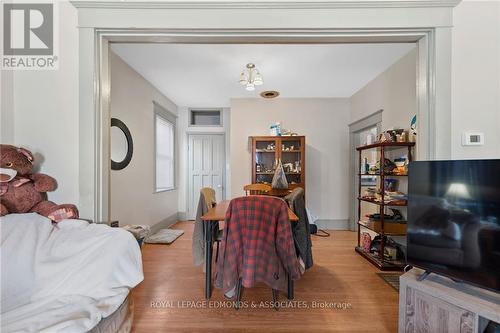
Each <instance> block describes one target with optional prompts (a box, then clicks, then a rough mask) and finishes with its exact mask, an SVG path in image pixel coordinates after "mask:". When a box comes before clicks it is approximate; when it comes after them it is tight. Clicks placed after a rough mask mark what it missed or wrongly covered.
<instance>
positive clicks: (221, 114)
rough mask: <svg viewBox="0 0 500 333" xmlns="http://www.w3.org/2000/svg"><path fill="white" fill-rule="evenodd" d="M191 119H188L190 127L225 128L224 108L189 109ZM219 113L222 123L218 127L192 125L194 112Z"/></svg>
mask: <svg viewBox="0 0 500 333" xmlns="http://www.w3.org/2000/svg"><path fill="white" fill-rule="evenodd" d="M188 110H189V118H188V127H224V116H223V115H224V112H223V109H222V108H189V109H188ZM214 111H217V112H219V119H220V122H219V124H218V125H195V124H192V123H191V121H192V119H193V112H214Z"/></svg>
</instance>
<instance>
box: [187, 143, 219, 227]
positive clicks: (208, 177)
mask: <svg viewBox="0 0 500 333" xmlns="http://www.w3.org/2000/svg"><path fill="white" fill-rule="evenodd" d="M188 155H189V157H188V168H189V171H188V219H190V220H192V219H194V218H195V217H196V209H197V207H198V200H199V198H200V189H202V188H203V187H211V188H213V189H214V190H215V193H216V198H217V202H219V201H221V200H223V199H224V169H225V167H224V164H225V159H226V157H225V149H224V135H221V134H190V135H189V138H188Z"/></svg>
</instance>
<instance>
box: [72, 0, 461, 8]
mask: <svg viewBox="0 0 500 333" xmlns="http://www.w3.org/2000/svg"><path fill="white" fill-rule="evenodd" d="M460 2H461V0H399V1H395V0H379V1H366V0H362V1H360V0H352V1H269V2H267V1H255V2H253V1H252V2H249V1H144V2H143V1H130V2H118V1H71V3H72V4H73V6H75V7H76V8H112V9H342V8H429V7H451V8H453V7H455V6H457V5H458V4H459V3H460Z"/></svg>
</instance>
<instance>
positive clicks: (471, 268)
mask: <svg viewBox="0 0 500 333" xmlns="http://www.w3.org/2000/svg"><path fill="white" fill-rule="evenodd" d="M407 261H408V263H409V264H410V265H413V266H416V267H420V268H422V269H425V270H428V271H431V272H435V273H438V274H442V275H445V276H448V277H450V278H453V279H455V280H460V281H464V282H469V283H471V284H474V285H477V286H481V287H484V288H488V289H492V290H495V291H497V292H500V160H470V161H416V162H412V163H410V166H409V182H408V234H407Z"/></svg>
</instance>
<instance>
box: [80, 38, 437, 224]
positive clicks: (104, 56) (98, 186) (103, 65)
mask: <svg viewBox="0 0 500 333" xmlns="http://www.w3.org/2000/svg"><path fill="white" fill-rule="evenodd" d="M372 32H373V31H372ZM137 33H138V31H131V30H127V29H122V30H120V31H107V30H98V31H97V35H98V36H99V40H100V42H98V43H97V50H96V51H97V53H98V54H100V56H99V57H97V58H96V62H95V63H94V64H95V66H96V67H95V71H96V73H97V74H98V75H97V77H98V82H99V89H97V91H98V92H99V93H97V94H96V95H92V98H91V100H92V101H95V104H94V105H95V111H96V114H95V117H96V119H97V121H96V123H94V126H95V128H96V135H94V136H92V137H91V142H93V144H94V145H95V147H98V149H97V154H96V155H95V156H93V158H90V159H89V161H90V162H92V163H93V165H94V166H95V170H96V173H95V174H94V178H93V179H94V184H95V187H94V190H93V191H91V193H92V194H93V195H92V197H93V200H92V202H91V203H89V204H88V205H86V207H85V209H86V210H89V209H92V211H93V212H94V215H95V216H97V217H98V218H101V217H106V216H109V189H108V186H107V185H108V180H109V170H108V166H107V162H106V161H108V160H109V150H108V142H107V137H108V135H107V131H108V127H109V126H108V120H107V119H108V115H109V96H108V94H107V93H102V92H107V91H108V89H109V84H110V82H109V75H108V65H109V64H108V63H109V46H110V43H114V42H116V43H124V42H129V43H131V42H145V43H147V42H156V43H158V42H164V43H207V44H210V43H212V44H216V43H221V42H222V43H250V42H251V43H258V42H261V43H292V42H293V43H299V44H300V43H307V44H311V43H312V44H314V43H319V44H329V43H340V42H342V43H345V42H346V41H347V40H346V38H345V36H343V35H342V32H339V31H337V30H332V31H329V32H325V31H322V32H321V38H319V35H318V33H315V32H311V31H309V32H301V33H295V34H293V38H290V34H289V32H288V33H287V32H282V31H281V32H277V33H275V34H270V35H266V34H264V35H258V36H252V37H249V39H245V38H243V39H242V37H241V35H239V34H238V33H235V32H230V31H229V32H222V33H218V34H213V33H212V34H211V33H210V32H205V34H203V35H202V36H198V35H197V36H194V37H193V36H185V35H184V34H179V33H175V32H172V33H171V34H169V35H168V37H166V36H165V35H162V34H158V32H144V34H137ZM379 34H381V35H377V36H374V35H372V34H371V33H367V32H359V33H357V34H355V35H356V37H360V36H363V37H364V38H365V39H363V40H362V41H361V42H362V43H366V42H368V41H370V42H375V43H378V42H390V41H395V42H416V43H417V47H418V54H419V57H418V64H417V92H418V93H417V104H418V106H417V110H418V111H417V116H418V117H419V119H420V120H419V123H420V124H421V125H422V126H421V127H420V130H419V136H418V138H417V140H418V147H419V151H418V152H417V155H418V156H419V157H420V158H433V157H434V155H435V148H436V144H435V143H436V140H435V137H434V131H433V129H434V121H435V119H434V105H435V99H434V98H430V97H434V94H433V88H434V86H433V85H431V84H427V83H428V82H430V81H432V80H433V78H434V75H435V71H433V70H432V69H433V68H434V65H435V62H434V53H430V52H429V50H430V49H429V42H431V43H433V42H434V39H433V38H432V37H433V31H432V30H431V29H429V30H401V31H391V32H381V31H379ZM400 34H404V37H402V36H401V35H400ZM287 37H288V38H289V39H286V38H287ZM318 38H319V39H318ZM350 38H354V37H352V36H351V37H350ZM357 41H358V40H356V39H352V40H350V42H357ZM358 42H359V41H358ZM433 45H434V44H433ZM84 67H85V66H84ZM87 97H88V96H87ZM87 103H89V100H88V99H85V98H84V104H87ZM83 123H85V122H83ZM82 126H83V125H82ZM81 176H82V175H81ZM187 192H188V191H186V193H187ZM188 205H189V202H188ZM186 208H188V207H186ZM186 210H188V209H186Z"/></svg>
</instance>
